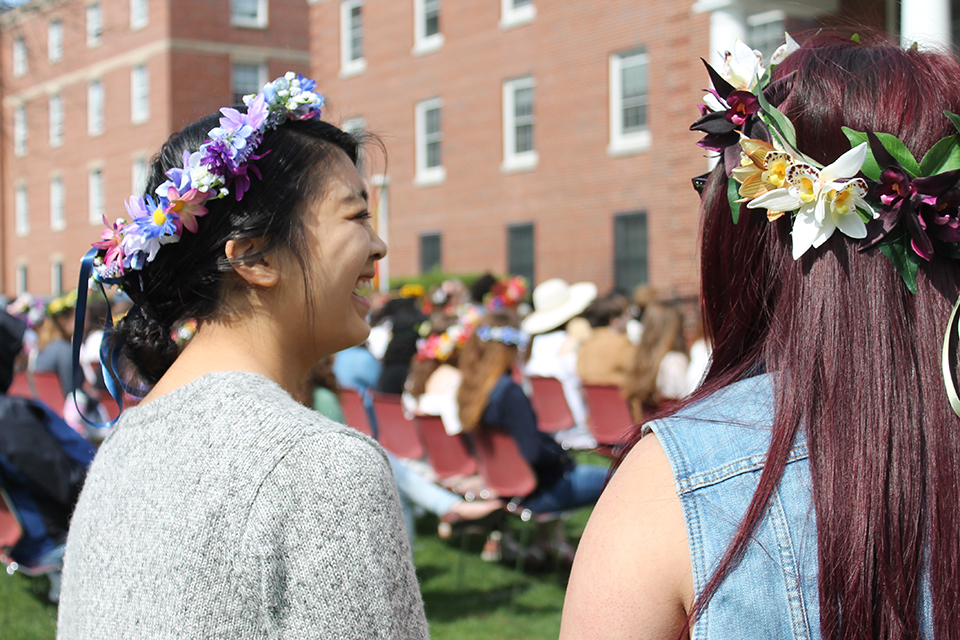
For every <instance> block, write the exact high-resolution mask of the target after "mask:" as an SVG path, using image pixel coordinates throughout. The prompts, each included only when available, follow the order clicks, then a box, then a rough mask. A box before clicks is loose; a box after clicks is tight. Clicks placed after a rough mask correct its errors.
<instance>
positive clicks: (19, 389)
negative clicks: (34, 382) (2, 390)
mask: <svg viewBox="0 0 960 640" xmlns="http://www.w3.org/2000/svg"><path fill="white" fill-rule="evenodd" d="M7 395H8V396H15V397H17V398H33V387H32V386H31V384H30V378H28V377H27V372H26V371H21V372H20V373H18V374H17V375H15V376H13V382H11V383H10V388H9V389H7Z"/></svg>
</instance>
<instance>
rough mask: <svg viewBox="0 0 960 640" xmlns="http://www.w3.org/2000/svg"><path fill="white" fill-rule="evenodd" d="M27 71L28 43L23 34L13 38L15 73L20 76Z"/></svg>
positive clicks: (15, 75)
mask: <svg viewBox="0 0 960 640" xmlns="http://www.w3.org/2000/svg"><path fill="white" fill-rule="evenodd" d="M26 72H27V44H26V43H25V42H24V41H23V36H17V37H16V38H14V39H13V75H14V77H18V78H19V77H20V76H22V75H24V74H25V73H26Z"/></svg>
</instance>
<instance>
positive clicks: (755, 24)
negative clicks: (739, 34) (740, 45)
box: [747, 10, 787, 58]
mask: <svg viewBox="0 0 960 640" xmlns="http://www.w3.org/2000/svg"><path fill="white" fill-rule="evenodd" d="M786 17H787V14H786V13H784V12H783V11H779V10H774V11H764V12H763V13H755V14H753V15H752V16H747V44H749V45H750V46H751V47H753V48H754V49H756V50H757V51H759V52H760V53H762V54H763V56H764V58H766V57H767V56H769V55H770V54H772V53H773V52H774V51H776V50H777V47H779V46H780V44H781V43H782V42H783V34H784V31H785V29H786V27H785V26H784V20H785V19H786Z"/></svg>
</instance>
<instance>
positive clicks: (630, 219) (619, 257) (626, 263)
mask: <svg viewBox="0 0 960 640" xmlns="http://www.w3.org/2000/svg"><path fill="white" fill-rule="evenodd" d="M647 281H648V278H647V214H646V213H645V212H634V213H621V214H619V215H616V216H614V218H613V286H614V288H615V289H616V290H617V291H621V292H623V291H626V292H629V291H633V289H634V287H636V286H637V285H638V284H644V283H646V282H647Z"/></svg>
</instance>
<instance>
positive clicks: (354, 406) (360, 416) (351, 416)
mask: <svg viewBox="0 0 960 640" xmlns="http://www.w3.org/2000/svg"><path fill="white" fill-rule="evenodd" d="M340 409H341V410H342V411H343V417H344V419H345V420H346V421H347V425H348V426H351V427H353V428H354V429H356V430H357V431H359V432H360V433H365V434H367V435H368V436H370V437H371V438H372V437H374V436H373V429H371V428H370V418H369V417H368V416H367V409H366V407H364V406H363V398H362V397H361V396H360V392H359V391H357V390H356V389H341V390H340Z"/></svg>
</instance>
